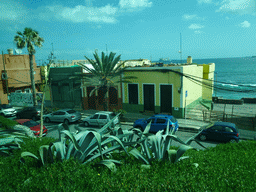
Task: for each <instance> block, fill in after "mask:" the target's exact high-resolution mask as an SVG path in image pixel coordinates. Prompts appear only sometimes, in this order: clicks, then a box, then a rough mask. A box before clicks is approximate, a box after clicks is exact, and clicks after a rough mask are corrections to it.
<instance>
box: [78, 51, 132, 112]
mask: <svg viewBox="0 0 256 192" xmlns="http://www.w3.org/2000/svg"><path fill="white" fill-rule="evenodd" d="M93 55H94V58H95V60H92V59H89V58H88V57H86V56H85V58H86V59H87V60H88V62H89V63H90V64H91V65H92V67H93V68H89V67H88V66H86V64H82V63H78V64H79V65H80V66H82V67H83V68H84V69H85V70H86V71H87V72H89V73H91V74H92V76H91V77H88V75H87V76H83V77H84V78H85V81H86V82H87V84H89V85H91V86H95V88H94V89H93V90H92V91H91V92H90V95H89V96H92V95H93V93H94V92H95V91H96V90H101V91H102V93H103V102H102V104H103V108H104V111H107V110H108V102H107V100H106V95H107V92H108V90H109V87H110V86H111V85H113V84H114V83H120V82H123V83H127V82H130V81H129V80H130V79H133V78H135V77H133V76H127V77H121V74H122V73H123V71H124V69H125V68H126V67H124V63H125V61H124V62H120V58H121V55H118V56H117V57H115V55H116V53H113V52H110V54H109V55H105V54H104V52H102V53H101V58H100V57H99V55H98V53H97V51H95V53H94V54H93ZM116 77H120V80H116V81H114V79H116Z"/></svg>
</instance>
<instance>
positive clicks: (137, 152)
mask: <svg viewBox="0 0 256 192" xmlns="http://www.w3.org/2000/svg"><path fill="white" fill-rule="evenodd" d="M129 153H130V154H132V155H133V156H134V157H136V158H137V159H140V160H142V161H144V163H146V164H147V165H149V162H148V160H147V159H146V158H145V157H144V156H143V155H142V154H141V153H140V152H139V151H138V149H136V148H134V149H132V150H131V151H130V152H129Z"/></svg>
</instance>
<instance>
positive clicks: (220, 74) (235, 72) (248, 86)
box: [161, 57, 256, 99]
mask: <svg viewBox="0 0 256 192" xmlns="http://www.w3.org/2000/svg"><path fill="white" fill-rule="evenodd" d="M161 62H162V61H161ZM172 62H173V63H180V60H173V61H172ZM185 62H186V60H182V63H185ZM164 63H170V62H164ZM193 63H197V64H203V63H206V64H207V63H215V74H214V81H215V86H214V87H215V88H214V89H215V90H214V93H213V96H217V97H222V98H224V99H241V98H256V57H235V58H212V59H193Z"/></svg>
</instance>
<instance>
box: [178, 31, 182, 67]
mask: <svg viewBox="0 0 256 192" xmlns="http://www.w3.org/2000/svg"><path fill="white" fill-rule="evenodd" d="M179 53H180V63H182V43H181V33H180V51H179Z"/></svg>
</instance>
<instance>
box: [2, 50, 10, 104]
mask: <svg viewBox="0 0 256 192" xmlns="http://www.w3.org/2000/svg"><path fill="white" fill-rule="evenodd" d="M2 58H3V65H4V74H5V79H6V81H5V83H6V92H7V99H8V103H9V90H8V77H7V73H6V70H5V62H4V52H3V51H2Z"/></svg>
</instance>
